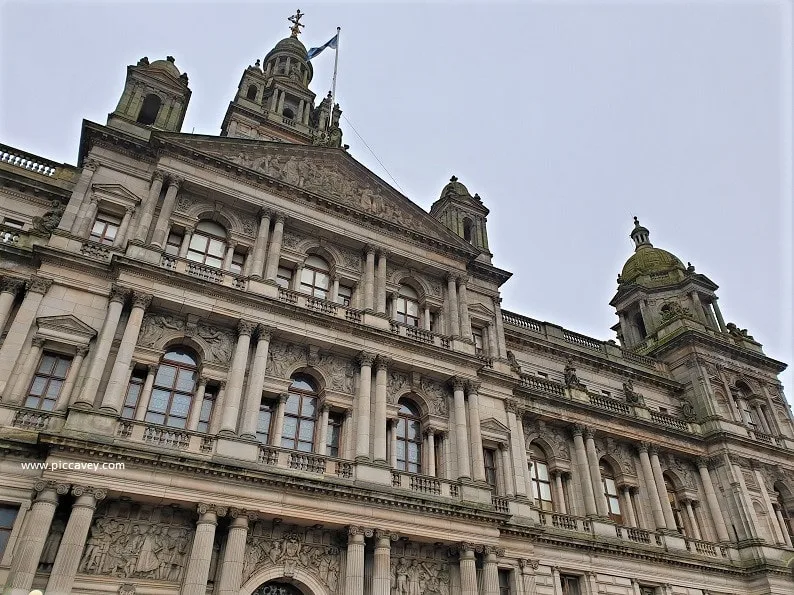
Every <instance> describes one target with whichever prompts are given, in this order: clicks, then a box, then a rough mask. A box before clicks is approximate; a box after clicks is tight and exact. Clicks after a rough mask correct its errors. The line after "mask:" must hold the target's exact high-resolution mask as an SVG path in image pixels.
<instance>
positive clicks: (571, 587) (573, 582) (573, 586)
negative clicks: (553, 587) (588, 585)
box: [560, 574, 582, 595]
mask: <svg viewBox="0 0 794 595" xmlns="http://www.w3.org/2000/svg"><path fill="white" fill-rule="evenodd" d="M560 584H562V595H582V590H581V589H580V588H579V577H578V576H568V575H567V574H561V575H560Z"/></svg>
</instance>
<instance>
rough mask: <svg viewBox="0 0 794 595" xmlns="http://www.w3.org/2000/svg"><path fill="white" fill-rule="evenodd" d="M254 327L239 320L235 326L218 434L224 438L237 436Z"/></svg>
mask: <svg viewBox="0 0 794 595" xmlns="http://www.w3.org/2000/svg"><path fill="white" fill-rule="evenodd" d="M255 327H256V325H255V324H254V323H253V322H248V321H247V320H241V321H240V322H239V324H238V325H237V346H236V347H235V348H234V355H233V356H232V362H231V365H230V366H229V372H228V375H227V377H226V383H227V384H226V396H225V399H224V404H223V418H222V421H221V429H220V433H221V434H222V435H226V436H234V435H236V434H237V419H238V418H239V416H240V399H241V397H242V392H243V378H244V377H245V369H246V368H247V367H248V350H249V347H250V346H251V334H252V333H253V332H254V328H255Z"/></svg>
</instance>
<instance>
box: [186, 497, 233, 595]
mask: <svg viewBox="0 0 794 595" xmlns="http://www.w3.org/2000/svg"><path fill="white" fill-rule="evenodd" d="M198 513H199V515H200V516H199V519H198V522H197V523H196V535H195V536H194V537H193V548H192V549H191V550H190V559H189V560H188V563H187V569H186V570H185V579H184V581H183V582H182V591H181V594H182V595H204V594H205V593H206V591H207V580H208V579H209V574H210V561H211V559H212V546H213V545H214V543H215V528H216V527H217V526H218V517H222V516H224V515H225V514H226V509H225V508H223V507H220V506H210V505H207V504H199V505H198Z"/></svg>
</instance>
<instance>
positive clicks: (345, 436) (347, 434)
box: [339, 407, 355, 459]
mask: <svg viewBox="0 0 794 595" xmlns="http://www.w3.org/2000/svg"><path fill="white" fill-rule="evenodd" d="M344 415H345V417H344V419H343V420H342V443H341V444H340V445H339V458H342V459H354V458H355V452H354V451H353V449H354V448H355V441H354V440H353V408H352V407H351V408H350V409H345V413H344Z"/></svg>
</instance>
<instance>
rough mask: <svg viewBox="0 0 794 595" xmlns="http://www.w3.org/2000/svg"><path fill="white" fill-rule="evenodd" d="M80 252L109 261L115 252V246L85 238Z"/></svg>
mask: <svg viewBox="0 0 794 595" xmlns="http://www.w3.org/2000/svg"><path fill="white" fill-rule="evenodd" d="M80 254H82V255H83V256H88V257H89V258H96V259H97V260H102V261H105V262H107V261H109V260H110V257H111V256H112V254H113V246H109V245H107V244H100V243H99V242H93V241H91V240H85V241H84V242H83V245H82V246H80Z"/></svg>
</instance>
